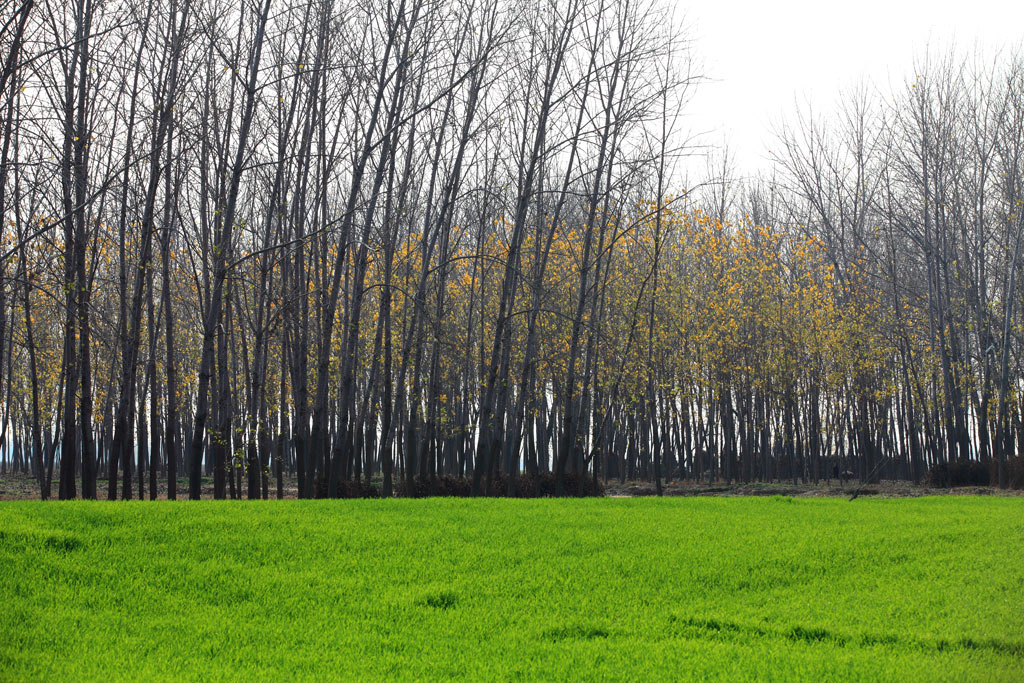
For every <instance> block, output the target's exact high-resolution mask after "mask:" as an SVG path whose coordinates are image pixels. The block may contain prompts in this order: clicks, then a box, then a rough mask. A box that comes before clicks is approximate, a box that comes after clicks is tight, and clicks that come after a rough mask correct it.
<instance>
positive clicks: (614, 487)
mask: <svg viewBox="0 0 1024 683" xmlns="http://www.w3.org/2000/svg"><path fill="white" fill-rule="evenodd" d="M662 489H663V491H662V495H665V496H792V497H794V498H822V497H836V498H839V497H847V498H849V497H852V496H853V495H854V494H856V495H857V496H858V497H860V496H875V497H882V498H916V497H918V496H946V495H961V496H989V495H999V496H1024V491H1008V490H1002V489H999V488H996V487H994V486H962V487H954V488H930V487H927V486H919V485H916V484H912V483H910V482H905V481H883V482H879V483H877V484H861V483H859V482H856V481H851V482H845V483H840V482H838V481H837V480H835V479H833V480H832V481H830V482H823V483H819V484H793V483H783V482H763V483H753V484H726V483H724V482H719V483H715V484H706V483H695V482H691V481H683V482H667V483H666V484H664V486H663V487H662ZM656 494H657V492H656V490H655V487H654V484H652V483H650V482H626V483H625V484H620V483H618V482H614V483H613V482H609V483H608V485H607V486H606V487H605V495H606V496H612V497H635V496H653V495H656Z"/></svg>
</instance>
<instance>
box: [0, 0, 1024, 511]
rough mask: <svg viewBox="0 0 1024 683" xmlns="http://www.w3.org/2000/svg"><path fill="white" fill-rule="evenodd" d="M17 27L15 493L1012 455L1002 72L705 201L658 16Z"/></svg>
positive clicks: (958, 82) (1017, 397)
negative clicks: (20, 477) (182, 483)
mask: <svg viewBox="0 0 1024 683" xmlns="http://www.w3.org/2000/svg"><path fill="white" fill-rule="evenodd" d="M0 7H2V12H0V68H2V72H0V215H2V239H0V397H2V398H0V468H2V469H3V471H4V472H28V473H31V474H32V476H33V477H34V478H35V480H36V481H38V487H39V491H40V494H41V496H42V497H43V498H48V497H51V496H53V495H54V491H53V486H54V482H53V480H54V478H55V475H56V479H57V482H56V488H57V490H56V495H57V496H58V497H60V498H62V499H67V498H75V497H78V496H82V497H86V498H96V497H107V498H110V499H114V498H117V497H122V498H132V497H133V496H135V497H140V498H141V497H146V496H149V497H151V498H155V497H156V495H157V491H158V485H160V486H166V488H167V496H168V497H169V498H175V497H183V496H186V495H187V496H188V497H189V498H193V499H195V498H198V497H200V495H201V485H202V480H203V477H204V476H207V477H212V479H213V495H214V497H215V498H225V497H228V496H231V497H243V496H245V497H249V498H260V497H264V498H265V497H268V496H273V495H278V496H279V495H281V494H282V490H283V481H284V478H285V476H289V477H290V476H292V475H294V476H296V477H297V481H298V489H299V496H300V497H330V496H338V495H344V494H346V491H349V490H350V488H351V486H352V485H353V484H356V485H358V483H359V482H363V483H365V482H369V481H370V480H371V479H372V480H375V481H377V480H379V481H380V482H381V485H382V487H383V493H384V494H385V495H391V494H392V492H393V491H394V490H396V488H397V487H399V486H400V485H405V486H407V487H409V488H410V490H411V489H412V488H414V483H416V482H419V483H418V484H417V485H418V486H420V487H426V490H429V488H430V487H431V486H433V485H434V482H436V481H437V479H438V478H439V477H442V476H445V475H449V476H454V477H465V478H467V479H469V480H470V481H471V485H472V491H473V493H474V494H485V493H487V494H493V493H495V487H496V486H499V485H506V484H504V482H508V483H507V485H508V486H509V487H511V485H512V484H511V482H513V481H514V480H515V478H516V477H518V476H521V475H523V474H526V475H530V476H535V477H536V476H540V475H542V474H544V473H548V474H549V476H551V477H553V478H554V481H555V482H556V487H557V490H558V492H560V493H566V494H573V493H575V492H577V490H580V491H581V490H582V486H583V481H584V478H586V477H593V478H595V479H602V480H605V481H607V480H609V479H619V480H626V479H648V480H653V481H654V482H655V485H656V486H657V487H658V491H659V492H660V490H661V486H662V482H663V481H665V480H679V479H691V480H705V481H706V480H724V481H744V482H746V481H778V480H791V481H794V482H796V481H805V482H807V481H813V482H817V481H819V480H822V479H826V478H831V477H832V476H833V474H834V472H836V471H839V472H850V473H851V475H850V476H852V477H854V478H856V479H858V480H860V481H874V480H877V479H880V478H886V479H905V480H912V481H922V480H923V479H924V478H925V477H926V476H927V473H928V471H929V469H930V468H933V467H936V466H939V465H943V464H948V463H953V462H957V461H964V460H966V461H972V462H976V463H980V464H982V465H984V466H986V467H990V468H991V471H992V472H993V476H994V477H996V481H997V483H999V484H1000V485H1006V484H1007V481H1008V477H1009V476H1010V473H1011V472H1013V471H1015V470H1014V468H1020V462H1021V461H1020V458H1021V448H1022V444H1024V402H1022V400H1021V398H1022V391H1024V310H1022V308H1024V277H1022V273H1021V269H1022V264H1021V261H1022V258H1021V253H1020V252H1021V237H1022V230H1024V56H1022V55H1021V54H1019V53H1018V54H1003V55H1001V56H998V57H996V58H990V59H988V60H987V61H986V60H985V59H983V58H981V57H975V58H962V57H958V56H956V55H955V54H952V53H951V54H949V55H946V56H938V57H937V56H935V55H930V56H929V57H928V58H925V59H923V60H922V61H921V63H919V64H918V65H917V67H916V69H917V73H916V75H915V77H914V78H912V79H911V80H910V81H909V82H907V83H905V84H901V85H900V86H898V87H896V88H894V89H892V90H891V91H880V90H876V89H873V88H868V87H864V88H860V89H855V90H853V91H850V92H848V93H846V94H845V95H844V96H843V97H842V98H841V99H840V104H839V105H838V106H837V108H836V111H835V113H834V114H832V115H829V116H826V117H816V116H812V115H810V114H806V115H798V116H795V117H794V118H793V119H792V123H791V124H790V125H788V126H787V127H785V128H783V129H782V130H781V131H780V133H779V139H778V141H777V143H776V144H775V145H773V151H772V154H773V157H774V159H773V161H774V163H773V169H774V170H773V171H772V173H771V174H768V175H762V176H759V177H757V178H753V179H750V178H746V179H741V178H739V177H738V172H737V171H736V170H735V169H734V168H732V166H731V164H730V163H729V161H728V155H727V154H721V153H718V152H712V153H711V154H710V155H709V158H711V159H713V160H715V161H712V162H710V163H708V164H707V165H706V168H707V171H706V172H705V173H704V174H703V176H702V177H700V178H696V179H694V178H691V177H689V176H690V175H692V172H684V169H686V168H688V167H690V166H692V164H688V163H687V159H691V158H692V157H693V156H694V155H698V154H704V153H705V152H706V150H703V149H701V148H699V147H698V146H697V145H696V144H695V143H694V141H693V140H692V138H691V137H690V136H689V131H688V128H687V122H686V102H687V98H688V96H689V95H690V93H691V91H692V89H693V88H694V87H695V86H696V85H697V84H698V82H699V80H700V74H699V72H698V69H697V68H696V66H695V64H697V60H696V58H697V57H699V55H695V54H694V53H693V45H691V44H690V43H689V42H688V41H687V38H686V35H685V33H684V32H683V31H682V30H681V29H680V28H679V25H678V23H677V22H675V21H674V20H673V19H672V16H671V14H670V13H668V12H667V10H666V9H665V8H663V7H662V4H661V3H659V2H657V0H383V1H382V2H370V3H366V2H362V3H360V2H350V1H349V0H301V1H300V0H242V2H233V1H227V0H148V1H147V2H144V3H133V2H127V1H125V0H0ZM751 106H756V105H755V104H751ZM179 477H184V478H187V481H188V486H187V489H188V490H187V491H184V490H182V491H178V490H177V480H178V478H179ZM499 482H502V484H499ZM570 483H571V486H570ZM573 487H578V489H577V490H573ZM275 489H276V491H275Z"/></svg>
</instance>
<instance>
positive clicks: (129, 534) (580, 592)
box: [0, 497, 1024, 681]
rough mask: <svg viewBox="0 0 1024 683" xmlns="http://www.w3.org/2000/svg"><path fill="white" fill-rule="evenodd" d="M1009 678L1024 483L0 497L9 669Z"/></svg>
mask: <svg viewBox="0 0 1024 683" xmlns="http://www.w3.org/2000/svg"><path fill="white" fill-rule="evenodd" d="M243 677H245V678H253V677H255V678H260V679H271V678H272V679H292V678H331V679H334V678H362V679H379V678H403V679H408V678H417V679H422V678H431V679H435V678H452V677H454V678H464V679H473V680H476V679H502V680H505V679H517V678H520V679H573V680H579V679H605V678H613V679H627V680H650V679H677V680H678V679H692V678H698V677H711V678H718V679H725V680H739V679H773V680H779V679H803V680H820V679H844V680H847V679H868V680H874V679H889V680H904V681H905V680H926V679H957V680H963V679H974V680H1021V678H1022V677H1024V499H1019V498H1018V499H1013V498H981V497H977V498H967V497H943V498H926V499H913V500H910V499H902V500H895V499H893V500H863V499H861V500H856V501H853V502H848V501H846V500H841V499H840V500H836V499H826V500H793V499H787V498H776V499H764V498H757V499H754V498H732V499H723V498H718V499H694V498H689V499H673V500H668V499H665V500H658V499H589V500H529V501H526V500H479V499H478V500H441V499H433V500H386V501H316V502H314V501H282V502H254V503H243V502H225V503H217V502H212V501H210V502H202V503H186V502H178V503H85V502H78V503H70V504H57V503H38V502H36V503H33V502H25V503H20V502H19V503H5V504H2V505H0V678H2V679H5V680H44V679H46V680H53V679H61V680H79V679H89V680H100V679H108V678H114V679H127V678H131V679H140V678H141V679H179V678H187V679H225V678H243Z"/></svg>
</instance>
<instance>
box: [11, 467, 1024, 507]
mask: <svg viewBox="0 0 1024 683" xmlns="http://www.w3.org/2000/svg"><path fill="white" fill-rule="evenodd" d="M268 483H269V489H268V494H269V497H270V498H272V499H273V498H277V484H276V481H275V480H273V479H271V480H270V481H269V482H268ZM374 483H376V484H377V485H378V486H379V481H375V482H374ZM146 486H147V488H146V496H145V497H146V499H147V500H148V499H149V488H148V486H149V483H148V479H147V482H146ZM77 490H78V491H79V492H81V482H80V481H79V482H78V489H77ZM98 490H99V497H100V498H101V499H106V497H107V480H106V479H101V480H100V481H99V483H98ZM247 490H248V489H247V484H246V482H245V481H244V480H243V482H242V497H243V498H244V497H246V496H245V494H246V491H247ZM283 490H284V498H285V499H294V498H298V482H297V480H296V478H295V477H294V476H286V477H285V478H284V487H283ZM662 490H663V495H665V496H791V497H795V498H829V497H832V498H841V497H850V496H852V495H854V494H855V493H856V494H857V495H858V496H875V497H882V498H916V497H919V496H944V495H962V496H991V495H997V496H1024V491H1012V490H1003V489H999V488H998V487H994V486H957V487H953V488H934V487H929V486H925V485H918V484H914V483H912V482H906V481H888V480H887V481H881V482H878V483H874V484H861V483H859V482H857V481H847V482H843V483H840V482H837V481H836V480H834V479H833V480H831V481H829V482H820V483H818V484H793V483H792V482H755V483H748V484H741V483H732V484H729V483H726V482H724V481H719V482H713V483H708V482H694V481H673V482H666V483H664V484H663V486H662ZM52 493H53V496H54V497H56V495H57V477H56V474H55V475H54V481H53V485H52ZM120 493H121V489H120V484H119V485H118V496H120ZM132 493H133V497H134V498H138V497H139V490H138V480H137V479H136V480H135V482H134V487H133V491H132ZM654 495H656V490H655V486H654V484H653V483H652V482H649V481H627V482H625V483H622V482H619V481H615V480H612V481H609V482H608V483H607V484H606V485H605V496H607V497H612V498H634V497H645V496H654ZM202 497H203V498H204V499H205V498H213V478H212V477H203V486H202ZM166 498H167V482H166V480H165V479H164V478H163V477H162V476H161V477H160V478H159V480H158V482H157V499H158V500H165V499H166ZM187 498H188V480H187V479H184V478H182V479H179V480H178V499H179V500H185V499H187ZM38 499H39V484H38V483H37V482H36V480H35V479H34V478H33V477H32V476H30V475H26V474H23V473H18V474H11V473H3V474H0V501H3V500H38Z"/></svg>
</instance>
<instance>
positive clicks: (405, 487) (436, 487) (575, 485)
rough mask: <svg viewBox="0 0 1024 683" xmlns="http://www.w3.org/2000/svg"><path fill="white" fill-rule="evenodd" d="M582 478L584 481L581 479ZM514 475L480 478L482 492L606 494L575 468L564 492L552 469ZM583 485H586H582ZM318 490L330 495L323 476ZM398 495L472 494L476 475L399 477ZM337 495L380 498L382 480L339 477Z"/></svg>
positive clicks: (507, 495)
mask: <svg viewBox="0 0 1024 683" xmlns="http://www.w3.org/2000/svg"><path fill="white" fill-rule="evenodd" d="M581 479H582V481H581ZM509 483H510V478H509V477H508V476H507V475H504V474H497V475H495V476H493V477H492V478H491V480H490V482H488V481H487V480H486V479H483V480H481V482H480V495H481V496H483V497H487V498H556V497H559V496H563V497H584V498H591V497H600V496H603V495H604V486H603V485H602V484H601V482H600V481H594V478H593V477H592V476H583V477H582V478H581V477H579V476H578V475H576V474H575V473H572V472H566V473H565V477H564V478H563V481H562V492H561V493H559V492H558V485H557V481H556V480H555V475H554V473H552V472H541V473H538V474H529V473H524V474H519V475H516V476H514V477H511V486H509ZM581 485H582V486H581ZM316 490H317V494H318V496H319V497H320V498H327V497H329V496H328V490H327V486H326V483H325V482H323V481H322V480H320V479H317V482H316ZM394 490H395V496H396V497H398V498H431V497H442V498H469V497H471V496H472V495H473V479H472V477H455V476H451V475H447V474H446V475H441V476H436V477H414V478H413V479H412V481H411V482H410V481H408V480H406V479H401V478H396V480H395V485H394ZM334 497H335V498H380V497H382V489H381V485H380V482H372V483H371V482H366V481H345V480H343V479H342V480H339V481H338V491H337V495H335V496H334Z"/></svg>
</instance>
